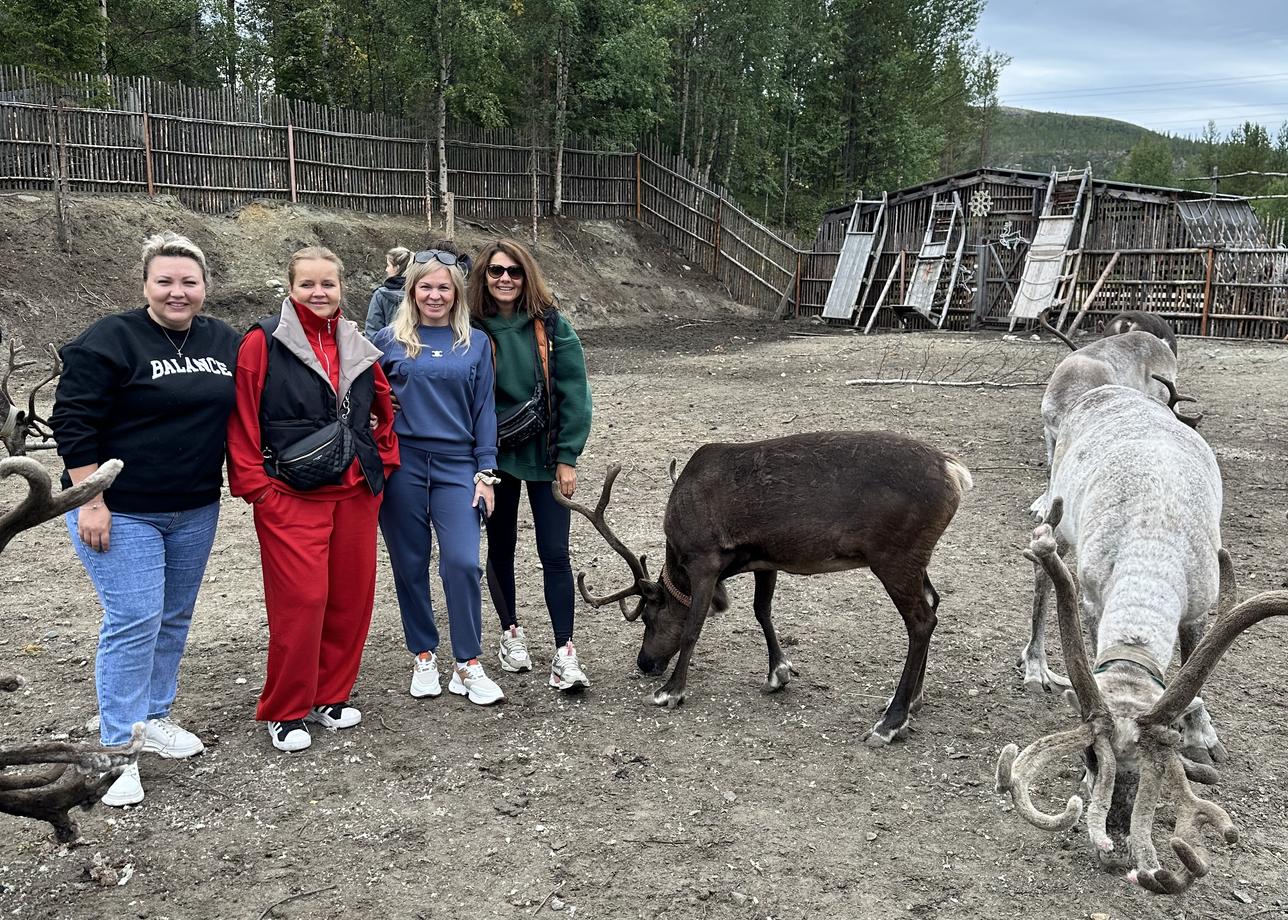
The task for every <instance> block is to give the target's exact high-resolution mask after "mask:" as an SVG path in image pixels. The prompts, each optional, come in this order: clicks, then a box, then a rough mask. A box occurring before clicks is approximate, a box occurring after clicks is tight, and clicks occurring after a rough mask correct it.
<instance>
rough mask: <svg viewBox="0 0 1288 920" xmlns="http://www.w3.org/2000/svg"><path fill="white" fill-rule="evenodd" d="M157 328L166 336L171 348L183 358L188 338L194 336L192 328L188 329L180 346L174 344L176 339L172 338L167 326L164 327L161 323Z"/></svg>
mask: <svg viewBox="0 0 1288 920" xmlns="http://www.w3.org/2000/svg"><path fill="white" fill-rule="evenodd" d="M157 326H158V327H159V328H160V330H161V331H162V332H163V333H164V334H165V338H166V341H167V342H169V343H170V347H171V348H173V349H174V350H175V352H177V353H178V355H179V357H180V358H182V357H183V350H184V348H185V347H187V345H188V336H190V335H192V326H189V327H188V331H187V332H185V333H184V334H183V341H182V342H180V343H179V344H178V345H176V344H174V339H172V338H171V337H170V330H169V329H167V328H166V327H165V326H162V325H161V324H160V323H158V324H157Z"/></svg>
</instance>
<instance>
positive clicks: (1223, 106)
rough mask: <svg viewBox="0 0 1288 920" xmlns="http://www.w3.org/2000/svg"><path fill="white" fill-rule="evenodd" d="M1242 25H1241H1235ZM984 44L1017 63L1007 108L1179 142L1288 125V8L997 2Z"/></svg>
mask: <svg viewBox="0 0 1288 920" xmlns="http://www.w3.org/2000/svg"><path fill="white" fill-rule="evenodd" d="M1236 20H1237V21H1236ZM977 38H978V39H979V40H980V42H981V43H982V44H983V45H984V46H985V47H988V48H990V49H992V50H995V51H1001V52H1003V53H1005V54H1007V55H1009V56H1010V58H1011V64H1010V65H1009V66H1008V67H1007V68H1006V69H1005V70H1003V72H1002V75H1001V79H1000V81H999V96H1000V98H1001V101H1002V103H1003V104H1005V105H1014V106H1018V107H1021V108H1033V109H1040V110H1043V111H1059V112H1070V113H1074V114H1081V115H1099V116H1102V117H1106V118H1118V119H1121V120H1124V121H1132V122H1135V123H1137V124H1141V125H1145V126H1146V127H1150V128H1154V129H1156V130H1160V131H1165V132H1168V133H1173V134H1197V133H1198V132H1200V131H1201V130H1202V128H1203V125H1204V124H1205V123H1206V122H1207V121H1208V120H1209V119H1212V120H1214V121H1216V122H1217V125H1218V127H1219V128H1221V129H1222V130H1223V131H1224V130H1227V129H1228V128H1230V127H1233V126H1234V125H1235V124H1239V123H1242V122H1243V121H1244V120H1245V119H1248V120H1253V121H1259V122H1261V123H1263V124H1266V125H1268V126H1271V127H1274V126H1277V125H1279V124H1280V123H1281V122H1283V121H1284V120H1285V119H1288V55H1285V53H1284V52H1285V49H1286V48H1288V3H1285V2H1283V0H1240V4H1239V10H1238V16H1237V17H1236V16H1226V17H1222V16H1220V15H1217V13H1216V11H1215V10H1214V9H1213V7H1212V4H1211V3H1210V2H1207V0H1173V2H1170V3H1166V4H1161V3H1142V2H1138V3H1122V2H1121V0H1083V2H1081V3H1078V4H1069V5H1067V6H1063V7H1061V8H1060V9H1059V10H1058V11H1057V10H1056V8H1055V7H1053V6H1052V5H1048V4H1034V3H1032V2H1031V0H1027V2H1026V0H989V3H988V5H987V7H986V8H985V10H984V13H983V15H982V17H981V19H980V26H979V29H978V31H977Z"/></svg>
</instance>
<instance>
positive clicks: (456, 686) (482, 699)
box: [447, 677, 505, 706]
mask: <svg viewBox="0 0 1288 920" xmlns="http://www.w3.org/2000/svg"><path fill="white" fill-rule="evenodd" d="M447 689H448V691H450V692H451V693H455V694H456V695H457V696H463V697H465V698H466V699H468V700H469V701H470V702H471V703H474V704H475V705H477V706H491V705H492V704H493V703H499V702H501V700H503V699H505V693H504V692H502V693H501V694H500V695H498V696H492V697H488V696H483V695H482V694H478V693H475V692H474V691H473V690H470V689H468V688H467V687H466V686H465V684H463V683H461V682H460V681H458V680H456V678H455V677H453V678H452V682H451V683H450V684H448V685H447Z"/></svg>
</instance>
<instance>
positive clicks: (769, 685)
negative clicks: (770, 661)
mask: <svg viewBox="0 0 1288 920" xmlns="http://www.w3.org/2000/svg"><path fill="white" fill-rule="evenodd" d="M795 673H796V669H795V668H793V667H792V665H791V662H790V661H784V662H782V663H781V664H780V665H778V667H776V668H774V670H772V671H770V672H769V680H768V681H766V682H765V692H766V693H776V692H778V691H779V690H781V689H783V688H784V687H786V686H787V685H788V684H789V683H791V680H792V675H793V674H795Z"/></svg>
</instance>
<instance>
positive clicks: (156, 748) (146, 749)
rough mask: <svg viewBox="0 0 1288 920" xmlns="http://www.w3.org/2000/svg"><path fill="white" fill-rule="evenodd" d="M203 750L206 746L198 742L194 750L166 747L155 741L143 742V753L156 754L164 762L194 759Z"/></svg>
mask: <svg viewBox="0 0 1288 920" xmlns="http://www.w3.org/2000/svg"><path fill="white" fill-rule="evenodd" d="M205 749H206V746H205V745H204V744H202V743H201V742H200V741H198V742H197V746H196V747H195V748H172V747H166V746H165V745H163V744H159V743H158V742H155V741H144V742H143V753H145V754H156V755H157V756H158V757H160V758H162V759H164V760H185V759H187V758H189V757H196V756H197V755H198V754H200V753H201V752H202V751H204V750H205Z"/></svg>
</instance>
